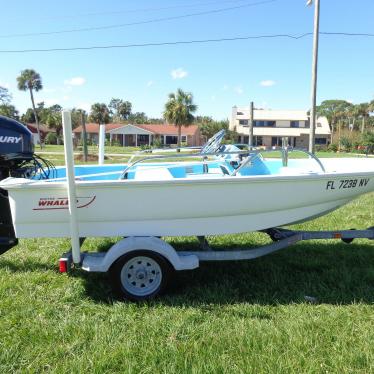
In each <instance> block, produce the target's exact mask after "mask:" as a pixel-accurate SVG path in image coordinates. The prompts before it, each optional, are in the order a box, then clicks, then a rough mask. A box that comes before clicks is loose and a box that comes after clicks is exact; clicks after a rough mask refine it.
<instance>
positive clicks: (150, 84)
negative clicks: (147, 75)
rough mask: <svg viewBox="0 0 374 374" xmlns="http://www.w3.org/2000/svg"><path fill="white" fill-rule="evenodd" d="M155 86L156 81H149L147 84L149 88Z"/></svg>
mask: <svg viewBox="0 0 374 374" xmlns="http://www.w3.org/2000/svg"><path fill="white" fill-rule="evenodd" d="M154 84H155V82H154V81H148V82H147V87H151V86H153V85H154Z"/></svg>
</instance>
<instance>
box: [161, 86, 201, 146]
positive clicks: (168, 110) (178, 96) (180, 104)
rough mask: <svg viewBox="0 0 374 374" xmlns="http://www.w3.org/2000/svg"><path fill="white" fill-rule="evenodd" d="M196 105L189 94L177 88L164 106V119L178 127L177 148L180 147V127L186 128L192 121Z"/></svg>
mask: <svg viewBox="0 0 374 374" xmlns="http://www.w3.org/2000/svg"><path fill="white" fill-rule="evenodd" d="M196 110H197V105H195V104H194V103H193V96H192V94H191V93H190V92H184V91H183V90H182V89H180V88H178V90H177V92H175V93H174V92H172V93H170V94H169V99H168V101H167V102H166V104H165V111H164V118H165V119H166V121H168V122H169V123H173V124H174V125H175V126H177V127H178V147H179V148H180V146H181V132H182V126H188V125H190V124H191V123H192V122H193V121H194V119H195V118H194V116H193V113H194V112H196Z"/></svg>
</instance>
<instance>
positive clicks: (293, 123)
mask: <svg viewBox="0 0 374 374" xmlns="http://www.w3.org/2000/svg"><path fill="white" fill-rule="evenodd" d="M249 118H250V113H249V107H240V108H239V107H236V106H234V107H233V108H232V114H231V120H230V130H232V131H235V132H237V133H238V135H239V141H240V142H242V143H248V127H249V125H248V122H249ZM253 119H254V123H253V143H254V145H255V146H264V147H267V148H270V147H276V146H281V145H282V138H284V137H288V142H289V145H291V146H293V147H296V148H308V145H309V131H310V118H309V115H308V113H307V112H306V111H302V110H264V109H255V110H254V113H253ZM330 137H331V130H330V126H329V123H328V121H327V118H326V117H318V118H317V124H316V136H315V144H316V145H321V146H327V145H328V144H329V143H330Z"/></svg>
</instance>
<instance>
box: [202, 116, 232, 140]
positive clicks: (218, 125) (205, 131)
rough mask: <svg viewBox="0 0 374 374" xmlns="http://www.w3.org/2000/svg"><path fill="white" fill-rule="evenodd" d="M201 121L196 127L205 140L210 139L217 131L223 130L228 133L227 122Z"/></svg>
mask: <svg viewBox="0 0 374 374" xmlns="http://www.w3.org/2000/svg"><path fill="white" fill-rule="evenodd" d="M202 119H203V121H201V122H200V121H198V126H199V129H200V132H201V135H203V136H205V138H206V139H209V138H211V137H212V136H213V135H214V134H216V133H217V132H218V131H220V130H222V129H225V130H226V131H228V129H229V121H228V120H225V121H213V120H212V119H210V120H208V121H207V120H206V119H205V118H202Z"/></svg>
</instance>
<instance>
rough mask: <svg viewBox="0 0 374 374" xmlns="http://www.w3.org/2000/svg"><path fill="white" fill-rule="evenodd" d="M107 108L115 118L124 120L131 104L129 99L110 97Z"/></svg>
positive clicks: (128, 113) (129, 111)
mask: <svg viewBox="0 0 374 374" xmlns="http://www.w3.org/2000/svg"><path fill="white" fill-rule="evenodd" d="M109 108H110V109H111V113H112V114H113V118H114V119H115V120H117V121H118V120H126V119H127V118H128V117H129V115H130V114H131V109H132V104H131V103H130V102H129V101H123V100H121V99H115V98H112V100H110V103H109Z"/></svg>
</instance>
